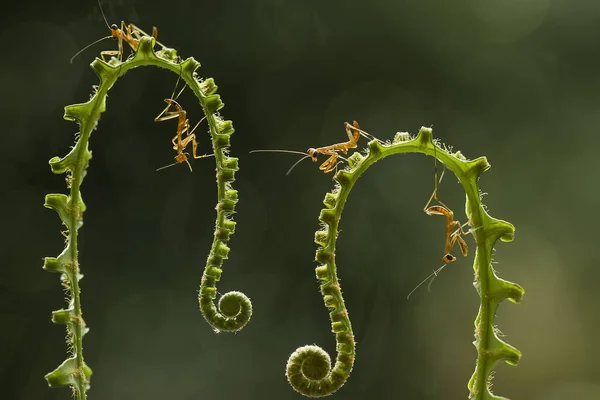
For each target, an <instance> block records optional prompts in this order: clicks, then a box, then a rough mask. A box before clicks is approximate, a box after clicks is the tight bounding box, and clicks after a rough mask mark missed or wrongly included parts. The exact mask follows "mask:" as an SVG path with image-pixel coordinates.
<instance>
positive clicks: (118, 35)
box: [70, 0, 165, 64]
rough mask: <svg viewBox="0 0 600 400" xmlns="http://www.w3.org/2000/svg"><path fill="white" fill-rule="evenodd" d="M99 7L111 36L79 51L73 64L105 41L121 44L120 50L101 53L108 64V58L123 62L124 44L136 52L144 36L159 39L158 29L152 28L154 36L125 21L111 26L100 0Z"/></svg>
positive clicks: (72, 58)
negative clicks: (119, 24)
mask: <svg viewBox="0 0 600 400" xmlns="http://www.w3.org/2000/svg"><path fill="white" fill-rule="evenodd" d="M98 6H99V7H100V12H101V13H102V17H103V18H104V22H105V23H106V26H107V27H108V29H110V35H109V36H105V37H103V38H100V39H98V40H95V41H94V42H92V43H90V44H88V45H87V46H85V47H84V48H83V49H81V50H79V51H78V52H77V53H76V54H75V55H74V56H73V57H71V61H70V62H71V64H73V60H74V59H75V57H77V56H78V55H79V54H81V53H82V52H83V51H85V50H87V49H88V48H89V47H90V46H93V45H95V44H96V43H99V42H101V41H103V40H105V39H110V38H115V39H117V40H118V42H119V49H118V50H105V51H101V52H100V57H101V58H102V61H104V62H106V58H105V57H106V56H117V58H118V59H119V61H123V42H126V43H127V44H129V46H130V47H131V49H132V50H133V51H134V52H135V51H137V48H138V46H139V44H140V39H141V37H142V36H152V37H153V38H154V39H156V38H158V29H156V27H152V35H149V34H147V33H146V32H144V31H143V30H141V29H140V28H138V27H137V26H135V25H134V24H128V25H127V24H125V21H121V27H120V28H119V26H117V24H112V25H111V24H109V23H108V20H107V19H106V15H104V10H102V5H101V4H100V0H98ZM156 43H158V44H159V45H160V46H162V47H163V48H164V47H165V46H164V45H163V44H162V43H160V42H158V41H157V42H156Z"/></svg>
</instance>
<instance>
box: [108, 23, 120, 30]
mask: <svg viewBox="0 0 600 400" xmlns="http://www.w3.org/2000/svg"><path fill="white" fill-rule="evenodd" d="M110 29H112V30H113V31H116V30H118V29H119V27H118V26H117V24H112V25H111V26H110Z"/></svg>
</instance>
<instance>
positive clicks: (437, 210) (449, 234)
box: [406, 143, 470, 299]
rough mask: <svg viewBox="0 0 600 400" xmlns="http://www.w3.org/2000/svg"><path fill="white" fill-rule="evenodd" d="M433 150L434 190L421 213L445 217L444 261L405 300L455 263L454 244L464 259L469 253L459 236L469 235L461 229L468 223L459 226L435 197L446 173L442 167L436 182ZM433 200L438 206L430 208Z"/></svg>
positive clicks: (451, 212) (435, 159)
mask: <svg viewBox="0 0 600 400" xmlns="http://www.w3.org/2000/svg"><path fill="white" fill-rule="evenodd" d="M433 150H434V156H433V157H434V189H433V193H432V194H431V196H430V197H429V200H428V201H427V204H425V207H423V211H424V212H425V214H427V215H441V216H444V217H446V242H445V247H444V256H443V257H442V260H443V261H444V265H442V266H441V267H440V268H438V269H436V270H435V271H433V273H431V274H430V275H429V276H428V277H427V278H425V279H424V280H423V281H421V283H419V284H418V285H417V286H416V287H415V288H414V289H413V290H412V291H411V292H410V293H409V294H408V296H407V297H406V298H407V299H408V298H409V297H410V295H411V294H413V293H414V291H415V290H417V289H418V288H419V287H420V286H421V285H422V284H423V283H425V282H426V281H427V280H429V278H433V279H435V277H437V275H438V274H439V273H440V271H441V270H442V269H444V267H445V266H446V265H448V264H450V263H452V262H454V261H456V257H455V256H454V255H452V254H451V253H450V251H451V250H452V248H453V247H454V245H455V244H457V243H458V247H459V248H460V252H461V253H462V255H463V256H465V257H466V256H467V255H468V253H469V247H468V246H467V242H466V241H465V240H464V239H463V238H462V236H461V235H466V234H469V233H470V232H465V231H464V230H463V228H464V227H465V226H466V225H468V224H469V221H467V222H466V223H465V224H461V223H460V222H459V221H457V220H455V219H454V212H453V211H452V210H451V209H450V207H448V206H447V205H445V204H444V203H443V202H442V201H441V200H440V199H438V197H437V192H438V184H439V183H441V182H442V179H443V178H444V172H446V167H444V170H443V171H442V174H441V175H440V178H439V180H438V178H437V158H436V154H435V151H436V145H435V143H434V147H433ZM434 199H435V200H436V201H437V202H438V203H439V204H438V205H432V206H430V204H431V202H432V201H433V200H434ZM433 279H431V282H429V287H430V286H431V283H432V282H433Z"/></svg>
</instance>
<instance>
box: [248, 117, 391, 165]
mask: <svg viewBox="0 0 600 400" xmlns="http://www.w3.org/2000/svg"><path fill="white" fill-rule="evenodd" d="M344 128H346V134H347V135H348V139H349V140H348V141H347V142H342V143H335V144H332V145H329V146H323V147H317V148H313V147H311V148H309V149H308V150H306V152H305V153H303V152H301V151H294V150H252V151H250V153H258V152H263V153H266V152H272V153H292V154H301V155H303V156H304V157H302V158H301V159H300V160H298V161H296V162H295V163H294V165H292V166H291V167H290V169H289V170H288V171H287V173H286V175H289V174H290V172H292V170H293V169H294V168H295V167H296V165H298V164H299V163H300V162H301V161H303V160H305V159H307V158H310V159H311V160H312V161H313V162H316V161H317V154H323V155H325V156H328V157H329V158H328V159H327V160H325V162H324V163H323V164H321V165H320V166H319V169H320V170H321V171H323V172H324V173H329V172H331V171H334V170H337V166H338V164H339V163H340V162H341V161H338V158H341V159H342V160H345V161H348V160H347V159H345V158H344V157H342V156H340V154H339V152H342V153H344V154H348V150H350V149H355V148H356V146H357V144H358V139H359V138H360V137H361V136H364V137H365V138H367V139H369V140H377V141H378V142H381V140H379V139H377V138H376V137H375V136H373V135H371V134H370V133H367V132H365V131H363V130H362V129H360V126H359V125H358V122H356V121H354V122H353V123H352V125H350V124H349V123H348V122H344Z"/></svg>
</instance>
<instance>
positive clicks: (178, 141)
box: [154, 78, 212, 172]
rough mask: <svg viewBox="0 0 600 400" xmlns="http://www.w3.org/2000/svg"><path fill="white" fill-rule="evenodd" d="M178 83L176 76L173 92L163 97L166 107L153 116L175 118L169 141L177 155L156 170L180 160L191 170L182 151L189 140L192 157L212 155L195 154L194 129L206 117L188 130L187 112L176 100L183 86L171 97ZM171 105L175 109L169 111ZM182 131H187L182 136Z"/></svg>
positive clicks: (165, 119)
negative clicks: (170, 161)
mask: <svg viewBox="0 0 600 400" xmlns="http://www.w3.org/2000/svg"><path fill="white" fill-rule="evenodd" d="M178 83H179V78H177V83H176V84H175V89H173V94H171V97H170V98H168V99H165V103H167V107H165V109H164V110H162V112H161V113H160V114H158V115H157V116H156V118H154V121H155V122H160V121H167V120H170V119H174V118H177V134H176V135H175V136H174V137H173V139H171V143H173V150H175V151H177V155H176V156H175V162H174V163H173V164H169V165H165V166H164V167H160V168H158V169H157V171H160V170H161V169H165V168H168V167H172V166H173V165H177V164H181V163H182V162H186V163H187V165H188V167H189V168H190V172H192V166H191V164H190V162H189V161H188V159H189V158H190V154H189V153H184V150H185V148H186V147H187V146H188V144H190V142H191V143H192V156H193V157H194V158H196V159H197V158H205V157H210V156H211V155H212V154H202V155H198V154H197V149H198V142H196V135H195V134H194V131H195V130H196V128H198V126H199V125H200V123H201V122H202V121H203V120H204V118H206V117H204V118H202V119H201V120H200V121H198V123H197V124H196V126H194V128H193V129H191V130H190V120H189V119H188V118H187V112H186V111H185V110H184V109H183V108H182V107H181V106H180V105H179V103H178V102H177V101H176V99H177V98H179V95H181V93H182V92H183V91H184V90H185V86H184V87H183V89H181V91H180V92H179V93H178V94H177V96H175V97H173V95H174V94H175V90H176V89H177V85H178ZM171 107H174V108H175V111H171V110H170V109H171ZM184 133H187V135H186V136H185V137H183V134H184Z"/></svg>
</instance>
